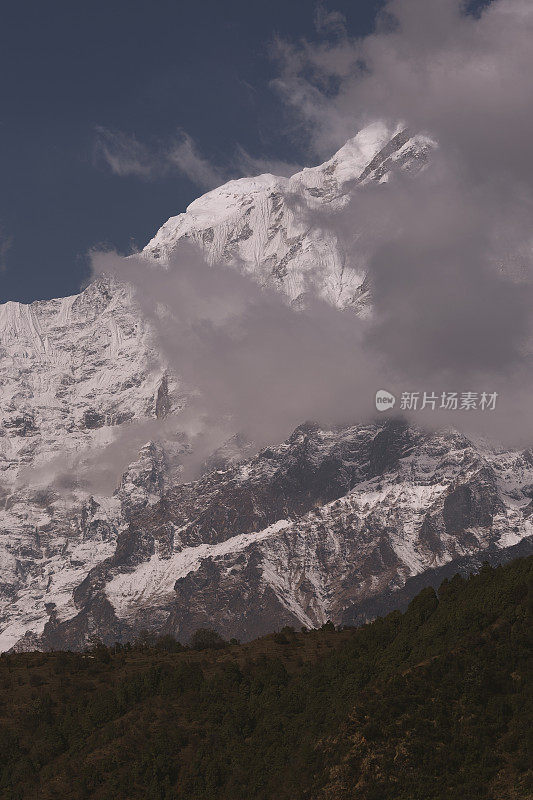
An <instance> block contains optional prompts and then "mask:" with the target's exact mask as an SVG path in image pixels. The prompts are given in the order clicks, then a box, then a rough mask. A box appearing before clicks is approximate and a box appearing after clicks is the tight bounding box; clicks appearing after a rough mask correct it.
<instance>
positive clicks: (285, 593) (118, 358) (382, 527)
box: [0, 126, 533, 649]
mask: <svg viewBox="0 0 533 800" xmlns="http://www.w3.org/2000/svg"><path fill="white" fill-rule="evenodd" d="M432 146H433V144H432V143H431V142H430V141H429V140H427V139H425V138H424V137H420V136H419V137H411V136H410V135H409V134H408V133H407V132H405V131H402V130H397V131H388V130H386V129H385V128H384V127H382V126H374V127H372V128H371V129H367V130H366V131H363V132H362V133H360V134H359V135H358V136H357V137H356V138H355V139H354V140H351V141H350V142H348V143H347V144H346V145H345V147H343V148H342V149H341V150H340V151H339V153H337V154H336V155H335V156H334V157H333V158H332V159H331V160H330V161H328V162H326V164H323V165H322V166H321V167H316V168H313V169H306V170H303V172H301V173H299V174H297V175H295V176H293V177H292V178H290V179H284V178H276V177H275V176H271V175H266V176H259V177H258V178H250V179H243V180H240V181H232V182H230V183H229V184H226V185H225V186H223V187H220V188H219V189H216V190H214V191H213V192H210V193H209V194H207V195H205V196H204V197H203V198H200V199H199V200H197V201H195V202H194V203H193V204H192V205H191V206H190V207H189V209H188V210H187V212H186V213H185V214H181V215H179V216H178V217H175V218H172V219H171V220H169V221H168V222H167V223H166V224H165V225H164V226H163V227H162V228H161V230H160V231H159V233H158V234H157V235H156V237H155V238H154V239H153V240H152V241H151V242H150V243H149V245H148V246H147V248H146V249H145V253H144V254H145V256H146V258H149V259H152V260H155V261H159V262H162V263H164V262H168V260H169V259H171V257H172V250H173V248H174V247H175V246H176V245H177V243H178V242H179V241H181V240H182V239H183V238H184V237H186V238H190V239H192V240H193V241H194V242H197V243H198V244H200V246H201V247H202V249H203V251H204V252H205V255H206V257H207V258H208V259H209V260H210V261H211V262H213V263H215V262H217V261H224V262H227V263H230V264H231V263H239V264H240V265H241V266H242V265H244V266H245V268H246V269H247V270H248V271H249V272H250V273H252V274H253V275H254V277H255V278H256V279H257V280H258V281H259V282H261V283H262V284H266V285H269V286H275V287H276V288H278V289H279V290H280V291H281V292H283V293H284V294H286V295H287V296H288V298H289V299H290V301H293V302H295V303H298V302H300V301H301V300H302V298H303V297H304V296H305V293H306V292H308V291H313V292H317V293H318V294H319V295H321V296H322V297H324V298H326V299H327V300H328V301H329V302H331V303H333V304H335V305H337V306H340V307H343V308H345V307H350V308H353V309H355V310H356V311H358V312H360V313H361V312H364V311H365V308H366V302H367V289H368V287H367V282H366V281H365V265H364V263H361V264H349V263H347V262H346V257H345V254H343V252H342V247H341V245H340V243H339V242H338V241H337V240H336V239H335V238H334V237H333V236H332V235H328V236H325V235H324V234H323V232H321V231H318V230H314V229H311V228H309V225H308V223H307V219H308V217H307V214H306V209H307V210H309V209H311V210H312V209H313V208H316V207H319V206H322V205H323V204H325V205H326V206H327V207H328V208H331V209H333V210H335V209H336V208H342V206H343V204H345V203H346V202H347V200H348V198H349V196H350V194H351V193H353V192H356V191H357V189H358V187H359V186H360V185H362V184H364V183H365V182H367V181H371V180H374V181H382V182H386V181H387V180H388V179H389V177H390V176H391V175H392V174H393V173H394V170H396V169H402V170H409V171H412V172H416V170H418V169H419V168H420V167H421V166H422V165H423V164H424V163H425V160H426V158H427V155H428V153H429V151H430V149H431V147H432ZM0 377H1V385H0V414H1V421H2V427H1V429H0V649H8V648H10V647H18V648H22V647H35V646H39V647H60V646H73V647H81V646H83V645H84V644H85V643H86V641H87V638H88V637H89V636H92V635H99V636H102V637H104V638H111V639H112V638H127V637H130V636H132V635H135V632H137V631H138V630H139V629H140V628H142V627H147V626H150V627H154V628H156V629H158V630H172V631H173V632H175V633H177V634H178V635H179V636H181V637H182V638H183V637H186V636H188V634H189V632H190V631H191V630H193V629H194V628H196V627H198V626H199V625H200V624H210V625H215V626H217V627H218V628H219V629H220V630H221V631H222V632H224V633H226V634H227V635H237V636H243V637H244V636H252V635H255V634H257V633H260V632H263V631H266V630H271V629H272V628H274V627H276V626H277V625H279V624H282V623H284V622H291V623H295V622H297V623H298V624H306V625H311V624H317V623H319V622H321V621H323V620H325V619H326V618H328V617H331V618H332V619H334V620H335V621H336V622H341V621H343V620H349V619H353V618H354V615H355V616H357V614H362V615H363V616H364V615H365V614H368V615H371V614H372V613H374V612H373V609H375V608H377V605H376V603H377V604H379V602H381V601H380V600H379V598H382V599H383V598H384V597H385V596H386V595H387V593H388V592H390V591H396V590H401V587H403V586H404V584H405V582H406V581H409V580H410V579H412V578H413V576H416V575H418V574H420V573H423V572H425V571H427V570H433V569H441V568H443V566H444V565H446V564H450V563H452V562H453V563H455V562H456V561H457V560H458V559H469V558H477V557H478V556H479V554H480V553H481V552H483V553H488V552H492V551H494V552H495V553H496V552H505V551H506V549H507V548H509V547H511V546H517V545H518V543H519V542H525V541H526V540H527V537H528V536H529V528H528V526H529V516H530V513H531V504H532V502H531V497H530V495H531V492H530V494H527V492H528V491H529V490H528V489H527V487H528V485H529V486H531V485H533V475H531V474H530V457H529V455H528V454H527V453H499V452H492V451H489V450H486V449H480V447H478V446H476V445H475V444H474V443H471V442H466V441H465V440H463V439H461V437H459V436H458V435H456V434H448V435H442V436H433V437H428V436H426V435H424V434H422V433H421V432H416V431H411V430H409V429H407V428H405V426H403V425H402V424H401V423H394V424H392V423H390V424H388V425H379V426H371V427H356V428H350V429H346V430H337V431H321V430H320V429H319V428H316V427H313V426H310V427H302V428H299V429H298V430H297V431H296V432H295V433H294V435H293V436H292V437H291V439H290V440H288V441H287V442H285V443H284V444H283V445H280V446H278V447H273V448H272V449H270V450H264V451H262V452H261V453H260V454H259V455H258V456H256V457H255V458H252V459H250V458H243V455H242V447H241V444H242V443H238V442H237V443H236V442H233V443H229V444H228V446H227V447H226V449H225V451H224V452H220V453H218V454H216V455H215V456H214V457H213V458H212V459H210V461H209V462H208V465H207V471H206V473H205V475H204V476H203V477H202V478H201V479H200V480H198V481H196V482H194V483H189V484H186V485H179V484H178V483H177V477H178V473H177V466H176V465H177V463H178V461H179V458H178V457H179V453H180V451H181V449H182V447H183V445H182V443H180V440H179V437H176V436H174V435H170V434H169V430H170V431H171V427H170V428H169V427H168V426H167V427H165V425H164V423H165V421H168V420H171V419H173V418H174V415H179V411H180V409H181V408H182V407H183V405H184V404H186V397H183V396H182V393H181V391H180V385H179V379H178V377H177V376H173V375H172V374H171V373H170V371H169V370H168V369H167V365H166V364H165V363H164V362H163V361H162V359H161V357H160V354H159V353H158V350H157V346H156V344H155V341H154V338H153V335H152V332H151V331H150V329H149V326H148V325H147V324H146V323H145V322H144V321H143V319H142V318H141V316H140V314H139V311H138V309H137V308H136V307H135V303H134V301H133V298H132V294H131V292H130V290H129V289H128V287H127V286H124V285H122V284H118V283H116V282H114V281H112V280H104V279H100V280H97V281H95V282H93V283H92V284H90V285H89V286H88V287H87V288H86V289H85V290H84V291H83V292H81V294H79V295H76V296H74V297H69V298H62V299H59V300H51V301H46V302H44V301H43V302H36V303H33V304H31V305H29V306H25V305H22V304H18V303H7V304H5V305H3V306H0ZM130 422H135V423H136V424H135V425H134V426H132V425H129V424H128V423H130ZM178 427H179V426H178ZM117 475H119V476H121V477H119V478H118V479H117V478H116V476H117ZM465 563H466V562H465ZM383 602H385V601H384V600H383ZM365 603H367V605H366V606H365ZM368 603H370V605H368ZM372 603H374V606H372ZM364 609H366V610H364Z"/></svg>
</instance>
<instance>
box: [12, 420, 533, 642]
mask: <svg viewBox="0 0 533 800" xmlns="http://www.w3.org/2000/svg"><path fill="white" fill-rule="evenodd" d="M532 478H533V462H532V459H531V456H530V454H529V453H528V452H526V453H510V452H497V451H492V450H487V449H486V448H482V447H481V446H480V445H476V444H475V443H474V442H472V441H469V440H468V439H466V438H465V437H463V436H461V435H459V434H457V433H453V432H449V433H446V434H444V433H441V434H426V433H423V432H421V431H418V430H414V429H412V428H409V427H407V426H406V425H405V423H403V422H402V421H401V420H389V421H387V422H385V423H381V424H375V425H369V426H357V427H351V428H346V429H341V430H333V431H325V430H322V429H320V428H319V427H318V426H316V425H312V424H307V425H302V426H300V427H299V428H297V429H296V430H295V431H294V433H293V435H292V436H291V437H290V438H289V439H288V440H287V441H286V442H284V443H283V444H282V445H280V446H278V447H272V448H268V449H265V450H262V451H261V452H260V453H259V454H258V455H257V456H255V457H254V458H252V459H250V460H246V461H243V462H241V463H240V464H236V465H232V466H228V467H226V468H219V469H216V470H214V471H211V472H208V473H207V474H205V475H204V476H203V477H202V478H200V479H199V480H197V481H195V482H193V483H189V484H185V485H178V486H174V487H172V488H171V489H169V490H168V491H167V492H165V493H164V494H163V495H162V497H161V499H160V500H159V501H158V502H157V503H154V504H153V505H151V506H146V507H145V508H143V509H139V510H137V511H135V512H134V513H132V514H131V516H130V518H129V521H128V527H127V528H126V529H125V530H124V531H123V532H122V533H121V534H120V536H119V537H118V540H117V543H116V547H115V549H114V552H113V553H112V554H111V555H110V556H108V557H107V558H104V559H102V560H101V561H100V562H99V563H98V564H95V565H94V566H93V568H92V569H90V570H89V571H88V574H87V576H86V578H85V579H84V580H83V582H82V583H80V585H79V586H78V587H76V589H75V591H74V594H73V602H74V605H75V607H76V611H77V613H75V614H74V615H73V616H71V617H70V618H69V619H68V620H64V621H60V620H58V619H57V618H56V617H55V616H52V617H51V619H50V621H49V622H48V623H47V624H46V626H45V628H44V632H43V634H42V636H41V637H40V638H39V640H38V643H39V646H41V647H54V648H57V647H60V646H65V644H67V645H68V646H70V647H81V646H83V644H84V642H85V641H86V640H87V637H88V636H90V635H97V636H99V637H102V638H103V639H105V640H111V641H113V640H115V639H127V638H131V637H132V636H135V635H136V634H138V632H139V631H140V630H141V629H143V628H150V629H152V630H155V631H158V632H170V633H173V634H174V635H176V636H177V637H178V638H181V639H182V640H186V639H187V638H188V637H189V636H190V634H191V633H192V632H193V631H194V630H195V629H196V628H198V627H203V626H215V627H216V628H217V629H218V630H220V631H221V632H222V633H223V634H225V635H226V636H228V637H231V636H237V637H238V638H252V637H254V636H257V635H260V634H263V633H265V632H266V631H269V630H272V628H276V627H279V626H281V625H283V624H292V625H297V626H301V625H306V626H313V627H314V626H317V625H320V624H322V623H324V622H325V621H326V620H328V619H331V620H332V621H333V622H335V623H336V624H347V623H350V622H354V621H362V620H365V619H368V618H370V617H372V616H374V615H375V614H376V613H378V612H382V611H384V610H391V609H392V607H394V605H395V604H397V603H398V598H397V597H396V595H395V593H396V592H398V591H401V592H403V594H402V595H401V597H402V599H403V598H407V597H409V596H410V589H409V581H411V582H412V579H413V578H415V577H416V576H419V577H422V578H423V579H426V580H431V579H432V577H433V576H436V577H438V578H439V580H441V579H442V577H444V575H445V574H447V573H449V572H450V571H451V572H454V571H457V569H461V568H463V569H464V568H468V567H470V568H472V566H473V565H474V564H476V563H479V562H480V561H481V560H483V559H488V560H491V559H492V560H498V559H502V558H505V557H506V554H510V553H512V552H515V551H516V547H517V545H521V547H522V549H523V550H524V551H527V549H528V548H529V547H530V546H531V533H532V524H531V522H530V515H529V509H530V504H531V501H530V497H529V494H530V493H531V487H530V484H531V481H532ZM412 585H413V589H414V591H416V590H417V587H418V584H417V583H416V582H415V583H413V584H412ZM31 641H32V643H33V638H32V639H31ZM21 644H22V643H21Z"/></svg>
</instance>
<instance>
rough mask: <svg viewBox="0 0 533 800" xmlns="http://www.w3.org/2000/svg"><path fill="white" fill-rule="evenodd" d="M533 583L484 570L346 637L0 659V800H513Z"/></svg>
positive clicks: (280, 637)
mask: <svg viewBox="0 0 533 800" xmlns="http://www.w3.org/2000/svg"><path fill="white" fill-rule="evenodd" d="M532 578H533V558H529V559H521V560H517V561H514V562H513V563H511V564H508V565H507V566H505V567H499V568H497V569H492V568H491V567H489V566H488V565H485V566H484V567H483V568H482V569H481V572H480V573H479V574H478V575H476V576H474V577H470V579H469V580H466V581H465V580H464V579H462V578H460V577H459V576H456V577H454V578H453V579H452V580H450V581H448V580H446V581H444V583H443V584H442V585H441V587H440V589H439V592H438V595H437V594H436V593H435V592H434V590H433V589H431V588H426V589H424V590H423V591H422V592H421V593H420V594H419V595H418V596H417V597H416V598H415V599H414V600H413V601H412V602H411V604H410V605H409V608H408V609H407V611H406V612H405V613H404V614H403V615H402V614H401V613H399V612H394V613H392V614H390V615H388V616H387V617H385V618H380V619H378V620H376V621H375V622H373V623H371V624H369V625H366V626H364V627H362V628H359V629H354V628H347V629H344V630H341V631H335V630H334V629H333V627H332V626H331V625H330V624H327V625H325V626H324V627H323V628H322V629H320V630H312V631H305V632H301V633H296V632H294V630H292V629H290V628H285V629H283V630H282V631H281V632H279V633H277V634H273V635H271V636H268V637H265V638H263V639H259V640H257V641H254V642H251V643H249V644H245V645H239V644H231V645H226V646H223V647H220V648H219V647H218V645H219V644H220V643H219V642H217V640H216V639H214V640H212V642H211V644H212V645H213V646H216V649H207V650H191V649H183V648H182V647H181V646H179V645H177V644H176V643H175V641H173V640H171V639H169V638H168V637H167V638H164V639H161V640H159V641H157V642H155V641H154V640H153V639H152V640H150V637H147V636H146V635H144V636H142V637H141V639H140V640H139V641H138V642H137V643H136V644H135V645H134V646H133V647H126V648H124V647H117V648H110V649H108V648H105V647H103V646H102V645H97V646H96V647H95V648H94V649H93V650H92V652H90V653H88V654H80V653H60V652H58V653H48V654H42V653H21V654H11V655H6V654H4V655H3V656H2V657H1V658H0V685H1V687H2V695H1V706H0V797H1V798H2V800H4V799H5V800H15V798H16V800H30V798H32V800H33V798H35V797H39V798H40V800H52V798H57V797H61V798H62V799H63V798H64V799H65V800H80V799H81V798H87V799H89V798H90V799H91V800H111V798H114V800H137V798H138V799H139V800H141V798H142V800H146V799H147V798H148V799H149V800H155V799H156V798H157V800H179V798H187V800H240V798H242V800H250V799H251V798H253V800H274V798H276V800H278V799H279V800H304V799H305V800H356V798H357V800H377V798H379V799H380V800H413V798H424V800H449V798H450V797H465V798H469V799H470V800H474V798H475V800H494V798H498V800H522V799H524V800H525V798H529V797H531V794H532V791H533V772H532V771H531V759H530V758H528V735H529V732H530V724H531V715H532V712H533V707H532V694H531V689H532V687H531V676H532V674H533V670H532V669H531V667H532V663H531V655H532V644H533V642H532V625H531V623H532V611H533V602H532V601H533V581H532ZM204 639H205V637H204ZM198 641H199V642H200V641H201V640H198ZM198 646H200V645H198Z"/></svg>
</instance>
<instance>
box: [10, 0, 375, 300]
mask: <svg viewBox="0 0 533 800" xmlns="http://www.w3.org/2000/svg"><path fill="white" fill-rule="evenodd" d="M377 6H378V2H377V0H338V1H337V2H334V3H331V4H330V5H329V6H328V8H329V9H330V10H338V11H341V12H342V13H344V14H345V15H346V18H347V22H348V27H349V29H350V30H351V32H353V33H358V34H364V33H366V32H368V31H369V30H370V29H371V27H372V24H373V20H374V16H375V12H376V8H377ZM314 9H315V3H314V2H312V0H268V2H266V1H264V2H263V0H196V2H193V3H191V2H180V0H175V1H174V2H166V1H165V0H159V2H157V0H156V2H148V0H142V1H139V0H127V1H124V0H112V2H109V0H107V1H106V2H100V0H91V2H90V3H87V2H83V3H82V2H75V1H74V2H73V0H70V1H69V2H64V1H63V0H54V2H51V3H43V2H25V3H10V4H5V5H4V7H3V12H2V25H1V30H0V85H1V97H2V104H1V110H0V177H1V182H0V186H1V191H0V226H1V231H2V234H1V240H0V254H1V253H2V251H3V256H4V257H3V266H4V268H3V270H2V272H1V273H0V282H1V283H0V285H1V293H0V302H4V301H6V300H22V301H31V300H33V299H40V298H49V297H56V296H61V295H65V294H69V293H73V292H75V291H77V290H78V289H79V287H80V285H81V284H82V283H83V281H84V280H86V278H87V275H88V261H87V255H86V254H87V251H88V250H89V248H91V247H93V246H98V245H102V244H108V245H113V246H115V247H117V248H118V249H119V250H120V251H122V252H126V251H128V250H129V248H130V246H131V243H132V241H133V242H134V243H135V244H136V245H137V246H139V247H142V246H143V245H144V244H145V243H146V241H147V240H148V239H149V238H150V237H151V236H152V235H153V234H154V233H155V231H156V230H157V228H158V227H159V226H160V225H161V224H162V223H163V222H164V221H165V220H166V219H167V218H168V217H169V216H172V215H173V214H177V213H179V212H180V211H183V210H184V209H185V207H186V206H187V204H188V203H190V202H191V200H193V199H194V198H195V197H196V196H198V195H199V194H201V193H202V190H200V189H198V187H196V186H194V185H193V184H192V183H191V182H190V181H189V180H187V179H186V178H185V177H183V176H181V175H180V174H178V173H173V174H172V175H167V176H165V177H161V178H160V179H158V180H156V181H150V182H149V181H146V180H142V179H140V178H138V177H133V176H129V177H119V176H117V175H113V174H112V173H111V171H110V170H109V169H106V167H105V165H104V164H102V163H98V162H96V163H95V158H94V142H95V128H96V126H103V127H105V128H108V129H111V130H119V131H122V132H125V133H127V134H134V135H135V136H137V137H138V139H139V140H141V141H149V140H151V139H152V140H153V139H154V138H161V139H162V140H164V139H165V138H169V137H172V136H174V135H175V134H176V131H177V130H178V129H180V128H181V129H185V130H186V131H187V132H188V133H189V134H190V135H191V136H192V137H193V139H194V140H195V142H196V143H197V144H198V147H199V149H200V150H201V151H202V153H203V154H205V155H206V156H207V157H208V158H209V159H212V160H213V161H214V162H218V163H220V164H222V165H223V164H224V163H225V161H227V159H228V158H229V157H230V156H231V154H233V152H234V148H235V145H236V144H237V143H238V144H240V145H242V146H243V147H245V148H246V149H247V150H248V151H250V152H251V153H252V154H255V155H268V156H270V157H276V158H281V159H285V160H293V161H302V159H304V158H305V156H304V154H303V153H302V152H299V150H298V145H297V143H295V142H294V141H292V140H291V136H290V133H288V131H289V130H290V126H286V125H284V124H283V123H281V122H280V120H281V114H282V113H283V110H282V107H281V103H280V101H279V99H278V98H277V97H276V94H275V92H274V91H273V89H272V88H271V87H270V85H269V84H270V81H271V80H272V79H273V78H275V77H276V66H275V64H274V63H273V62H272V60H271V59H270V57H269V43H270V42H271V40H272V38H273V37H274V36H275V35H276V34H279V35H281V36H283V37H288V38H292V39H298V38H299V37H301V36H306V37H308V38H316V36H317V34H316V31H315V28H314V22H313V19H314ZM250 87H253V88H250ZM9 242H10V246H9V247H8V246H7V245H8V244H9Z"/></svg>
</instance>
